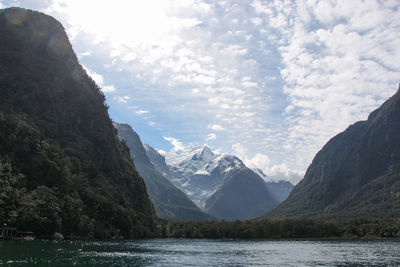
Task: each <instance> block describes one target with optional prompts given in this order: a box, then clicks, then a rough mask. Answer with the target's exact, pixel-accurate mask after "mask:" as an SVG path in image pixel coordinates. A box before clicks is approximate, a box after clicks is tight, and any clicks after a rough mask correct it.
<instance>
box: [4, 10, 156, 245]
mask: <svg viewBox="0 0 400 267" xmlns="http://www.w3.org/2000/svg"><path fill="white" fill-rule="evenodd" d="M104 101H105V97H104V95H103V94H102V93H101V91H100V88H99V87H98V86H97V85H96V84H95V82H94V81H93V80H92V79H91V78H90V77H89V76H88V75H87V73H86V72H85V71H84V69H83V68H82V66H81V65H80V64H79V62H78V60H77V58H76V56H75V54H74V52H73V50H72V47H71V44H70V43H69V41H68V37H67V35H66V33H65V31H64V29H63V27H62V25H61V24H60V23H59V22H57V21H56V20H55V19H53V18H52V17H49V16H47V15H44V14H42V13H39V12H35V11H30V10H25V9H20V8H9V9H3V10H0V192H1V193H0V220H1V223H7V224H8V225H10V226H11V225H15V226H17V227H18V228H19V229H22V230H23V229H26V230H31V231H34V232H35V233H36V234H37V235H41V236H50V235H52V233H54V232H60V233H62V234H64V235H66V236H70V237H73V236H79V237H96V238H111V237H124V238H133V237H143V236H146V235H148V234H150V233H151V232H152V231H154V229H155V218H156V217H155V213H154V209H153V206H152V204H151V202H150V200H149V198H148V195H147V193H146V188H145V184H144V182H143V180H142V179H141V178H140V176H139V175H138V173H137V171H136V169H135V167H134V165H133V162H132V160H131V159H130V155H129V149H128V148H127V147H126V146H125V145H124V144H123V143H121V142H120V141H119V139H118V137H117V134H116V131H115V129H114V127H113V125H112V121H111V119H110V117H109V115H108V111H107V107H106V106H105V104H104Z"/></svg>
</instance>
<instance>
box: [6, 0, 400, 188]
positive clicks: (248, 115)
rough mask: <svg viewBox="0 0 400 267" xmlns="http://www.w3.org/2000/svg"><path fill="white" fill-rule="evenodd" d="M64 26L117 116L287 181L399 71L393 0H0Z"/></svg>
mask: <svg viewBox="0 0 400 267" xmlns="http://www.w3.org/2000/svg"><path fill="white" fill-rule="evenodd" d="M9 6H20V7H25V8H30V9H34V10H38V11H42V12H44V13H47V14H49V15H52V16H53V17H55V18H56V19H58V20H59V21H60V22H61V23H62V24H63V25H64V27H65V29H66V31H67V33H68V35H69V38H70V40H71V43H72V45H73V48H74V50H75V52H76V53H77V55H78V58H79V60H80V62H81V64H82V65H83V66H84V67H85V68H86V70H87V72H88V73H89V74H90V75H91V76H92V78H93V79H94V80H95V81H96V82H97V83H98V84H99V86H100V87H101V88H102V90H103V92H104V94H105V95H106V98H107V104H108V105H109V106H110V109H109V111H110V115H111V117H112V119H113V120H115V121H117V122H124V123H129V124H130V125H131V126H132V127H133V128H134V129H135V130H136V131H137V132H138V133H139V135H140V136H141V138H142V141H143V142H145V143H148V144H150V145H152V146H154V147H155V148H157V149H161V150H164V151H169V150H171V149H182V148H184V147H186V146H190V145H200V144H205V143H206V144H208V145H209V146H210V147H211V148H212V149H214V150H217V151H219V152H221V153H230V154H234V155H237V156H239V157H240V158H241V159H242V160H243V161H244V162H245V163H246V164H247V165H249V166H250V167H258V168H260V169H262V170H263V171H264V172H265V173H267V174H268V175H270V176H275V177H280V178H284V179H288V180H291V181H292V182H297V181H299V179H300V178H301V177H302V175H303V174H304V172H305V170H306V168H307V166H308V165H309V164H310V163H311V160H312V159H313V157H314V155H315V153H316V152H318V150H320V149H321V147H322V146H323V145H324V144H325V143H326V142H327V141H328V140H329V139H330V138H331V137H333V136H334V135H336V134H337V133H339V132H341V131H343V130H344V129H346V128H347V127H348V125H350V124H352V123H354V122H356V121H358V120H364V119H366V118H367V116H368V114H369V113H370V112H371V111H372V110H374V109H376V108H377V107H379V106H380V105H381V104H382V103H383V101H384V100H385V99H387V98H388V97H390V96H391V95H393V94H394V93H395V91H396V90H397V87H398V82H399V81H400V10H399V9H400V4H399V1H397V0H393V1H390V0H389V1H374V0H366V1H358V0H352V1H348V0H337V1H336V0H335V1H334V0H331V1H330V0H323V1H317V0H309V1H280V0H279V1H260V0H254V1H202V0H198V1H196V0H185V1H165V0H146V1H122V0H114V1H103V0H97V1H94V0H93V1H91V0H86V1H78V0H43V1H34V0H26V1H22V0H21V1H17V0H11V1H9V0H0V7H3V8H4V7H9Z"/></svg>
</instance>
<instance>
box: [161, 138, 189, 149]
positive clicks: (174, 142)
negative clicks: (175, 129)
mask: <svg viewBox="0 0 400 267" xmlns="http://www.w3.org/2000/svg"><path fill="white" fill-rule="evenodd" d="M163 138H164V139H165V140H167V141H168V142H170V143H171V145H172V146H173V150H174V151H180V150H184V149H185V145H184V144H183V143H182V142H181V141H179V140H178V139H176V138H174V137H166V136H163Z"/></svg>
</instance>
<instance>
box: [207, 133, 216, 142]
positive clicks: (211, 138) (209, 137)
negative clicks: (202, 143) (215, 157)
mask: <svg viewBox="0 0 400 267" xmlns="http://www.w3.org/2000/svg"><path fill="white" fill-rule="evenodd" d="M215 139H217V135H216V134H215V133H209V134H208V135H207V138H206V142H208V141H212V140H215Z"/></svg>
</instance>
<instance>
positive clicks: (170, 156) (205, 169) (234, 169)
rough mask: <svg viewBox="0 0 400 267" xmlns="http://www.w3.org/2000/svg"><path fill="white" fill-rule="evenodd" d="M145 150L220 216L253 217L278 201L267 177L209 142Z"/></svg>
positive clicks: (181, 186) (201, 203)
mask: <svg viewBox="0 0 400 267" xmlns="http://www.w3.org/2000/svg"><path fill="white" fill-rule="evenodd" d="M146 150H147V154H148V156H149V158H150V160H151V161H152V162H153V164H154V165H155V166H156V167H157V168H158V170H159V171H160V172H163V173H164V174H165V175H166V177H167V178H168V179H169V180H170V181H171V182H172V183H173V184H174V185H175V186H177V187H178V188H179V189H181V190H182V191H183V192H185V193H186V194H187V195H188V196H189V198H190V199H192V200H193V201H194V202H195V203H196V204H197V205H198V206H199V207H201V208H203V209H204V210H205V211H206V212H208V213H209V214H211V215H213V216H215V217H217V218H218V219H225V220H247V219H252V218H255V217H259V216H262V215H263V214H264V213H265V212H267V211H269V210H271V209H272V208H274V207H276V206H277V205H278V204H279V202H278V201H277V200H276V199H274V198H273V197H272V195H271V193H270V191H269V190H268V186H267V184H266V183H265V182H264V180H263V179H262V178H261V177H260V176H259V175H258V174H256V173H255V172H254V171H252V170H250V169H249V168H247V167H246V166H245V165H244V164H243V162H242V161H241V160H240V159H238V158H237V157H235V156H231V155H226V154H223V155H219V154H215V153H214V152H212V151H211V150H210V148H208V147H207V146H197V147H191V148H187V149H185V150H182V151H172V152H168V153H167V154H166V156H163V155H160V154H159V153H158V152H157V151H156V150H154V149H152V148H151V147H150V146H148V145H147V146H146Z"/></svg>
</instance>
